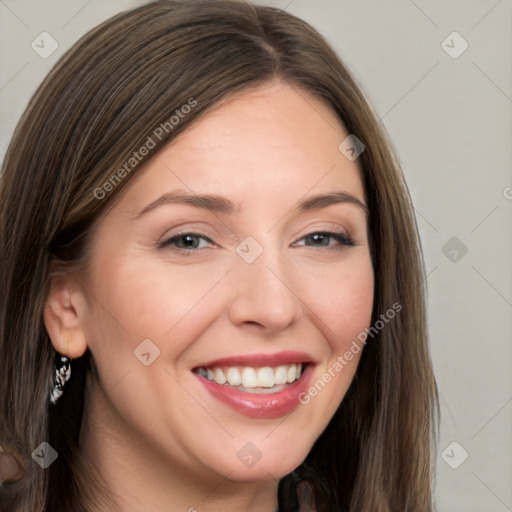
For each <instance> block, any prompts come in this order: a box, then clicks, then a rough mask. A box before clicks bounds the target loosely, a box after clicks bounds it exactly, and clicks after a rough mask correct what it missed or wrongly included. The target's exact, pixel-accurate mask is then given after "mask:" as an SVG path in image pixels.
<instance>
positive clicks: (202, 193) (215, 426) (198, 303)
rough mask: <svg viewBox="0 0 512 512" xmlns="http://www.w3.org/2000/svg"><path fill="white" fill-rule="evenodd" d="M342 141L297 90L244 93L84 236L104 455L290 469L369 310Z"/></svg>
mask: <svg viewBox="0 0 512 512" xmlns="http://www.w3.org/2000/svg"><path fill="white" fill-rule="evenodd" d="M347 136H348V133H346V132H345V130H344V128H343V127H342V126H341V124H340V123H339V121H338V120H337V118H336V117H335V115H334V114H333V113H332V112H331V111H330V110H329V109H328V108H327V107H326V106H325V105H324V104H323V103H321V102H320V101H319V100H317V99H315V98H314V97H312V96H310V95H309V94H307V93H306V92H303V91H302V90H297V89H296V88H292V87H290V86H288V85H285V84H271V85H267V86H265V87H261V88H259V89H258V90H256V91H253V92H246V93H244V94H242V95H239V96H237V97H236V98H235V99H232V100H230V101H228V102H226V103H224V104H222V105H221V106H220V107H217V108H216V109H215V110H213V111H211V113H209V114H207V115H206V116H205V117H204V118H203V119H201V120H200V121H199V122H197V124H195V125H194V126H192V127H191V128H189V129H188V130H187V131H185V132H184V133H183V134H182V135H180V136H179V137H178V138H177V139H175V140H174V141H173V142H172V143H170V144H169V145H168V146H167V147H166V148H165V149H163V150H162V151H160V152H159V153H158V154H156V155H155V157H154V158H153V159H152V160H151V161H149V162H148V164H147V165H146V167H145V168H144V169H143V170H142V171H141V173H140V175H139V176H138V177H137V179H136V180H134V181H133V182H132V183H131V184H130V186H129V188H128V189H127V191H126V193H125V194H124V195H123V196H122V198H121V200H120V201H119V202H118V203H117V204H115V206H114V207H113V208H112V209H111V210H110V211H109V212H108V213H107V214H106V216H105V217H104V219H103V220H102V222H101V223H99V225H98V229H97V231H96V232H95V234H94V238H93V242H92V246H91V247H92V249H91V257H90V260H89V261H90V264H89V266H88V268H87V269H86V270H85V271H84V272H83V274H82V275H81V283H82V285H83V290H84V295H83V298H84V304H85V305H86V306H85V307H84V310H83V314H82V319H83V332H84V335H85V339H86V341H87V345H88V347H89V348H90V350H91V352H92V355H93V358H94V362H95V364H96V367H97V370H98V375H99V380H98V382H97V383H94V384H92V387H91V400H89V401H88V402H87V403H88V406H87V407H88V414H89V417H90V418H91V420H90V421H92V422H93V423H96V424H98V425H103V426H105V427H108V431H109V432H110V433H111V436H110V443H111V444H110V445H109V446H108V447H105V450H107V452H108V451H109V450H111V451H112V453H113V452H114V451H115V450H117V451H119V450H129V451H130V456H131V457H132V459H131V460H133V461H134V465H137V467H139V468H141V467H144V465H145V464H148V466H149V463H151V465H152V467H155V466H154V464H156V461H158V464H159V465H160V466H159V467H162V468H163V467H168V468H173V469H174V470H176V471H177V470H179V471H181V472H182V474H186V473H188V472H190V474H193V475H195V478H199V475H201V474H204V475H207V474H209V475H210V476H211V475H214V474H215V475H218V474H221V475H224V476H228V478H229V479H230V480H237V481H246V482H249V481H257V480H265V479H270V478H274V479H275V478H279V477H282V476H283V475H285V474H287V473H289V472H290V471H292V470H293V469H294V468H296V467H297V466H298V465H299V464H300V463H301V462H302V461H303V460H304V458H305V457H306V455H307V454H308V452H309V450H310V449H311V447H312V445H313V443H314V442H315V440H316V439H317V438H318V437H319V436H320V434H321V433H322V431H323V430H324V429H325V428H326V426H327V424H328V423H329V421H330V419H331V417H332V416H333V414H334V412H335V411H336V409H337V407H338V406H339V404H340V402H341V400H342V399H343V396H344V395H345V393H346V391H347V389H348V387H349V385H350V383H351V381H352V378H353V376H354V373H355V371H356V367H357V364H358V361H359V357H360V352H357V351H355V350H353V349H352V350H351V346H352V347H353V345H352V342H353V341H354V340H356V339H357V336H358V334H359V333H360V332H361V331H363V330H364V328H366V327H368V326H369V323H370V319H371V312H372V303H373V286H374V277H373V269H372V264H371V259H370V253H369V246H368V233H367V226H366V214H365V209H364V189H363V185H362V182H361V178H360V176H359V172H358V169H357V166H356V162H354V161H349V159H347V158H346V157H345V156H344V154H342V153H341V152H340V150H339V149H338V146H339V145H340V143H341V142H342V141H343V140H344V139H345V138H346V137H347ZM325 233H332V234H329V235H327V234H325ZM347 351H349V352H351V354H352V358H351V359H350V360H349V358H347V357H345V356H344V354H345V353H346V352H347ZM340 358H342V359H343V361H344V363H341V362H340V361H341V359H340ZM336 363H338V364H336ZM300 365H302V368H301V366H300ZM340 367H341V368H340ZM299 375H301V376H300V378H299ZM326 375H327V377H326ZM297 378H298V380H297ZM226 379H228V382H226V383H224V382H225V381H226ZM289 381H290V382H289ZM283 382H286V383H283ZM230 383H231V384H230ZM240 383H241V384H240ZM315 383H316V385H315ZM241 385H242V387H241ZM311 389H313V391H311ZM315 390H316V392H315ZM103 395H104V396H105V399H103V400H100V398H101V397H102V396H103ZM98 431H101V429H98ZM96 435H97V434H96ZM99 438H100V437H98V438H96V441H95V442H98V441H97V439H99Z"/></svg>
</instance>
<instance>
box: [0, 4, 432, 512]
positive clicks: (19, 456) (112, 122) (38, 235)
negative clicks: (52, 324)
mask: <svg viewBox="0 0 512 512" xmlns="http://www.w3.org/2000/svg"><path fill="white" fill-rule="evenodd" d="M274 79H280V80H282V81H284V82H286V83H288V84H290V85H292V86H293V87H296V88H297V90H298V91H300V90H305V91H307V92H309V93H311V94H314V95H315V96H316V97H318V98H319V99H321V100H323V101H324V102H325V103H326V104H327V105H328V106H329V107H330V108H331V109H332V110H333V111H334V112H335V113H336V114H337V116H338V117H339V119H340V121H341V122H342V123H343V125H344V127H345V128H346V130H347V131H348V133H350V134H354V135H355V136H357V138H358V139H360V140H361V141H362V142H363V143H364V144H365V146H366V149H365V151H364V152H363V153H362V154H361V155H360V156H359V158H358V165H359V168H360V171H361V176H362V179H363V183H364V188H365V193H366V202H367V205H368V208H369V226H368V228H369V233H370V237H371V256H372V261H373V268H374V273H375V283H376V284H375V299H374V307H373V322H377V321H378V320H379V319H380V318H381V315H382V314H384V313H385V312H386V311H387V310H388V309H389V308H390V307H391V305H392V304H395V303H398V304H399V305H401V311H400V314H399V315H396V317H395V318H394V319H393V321H392V322H389V323H388V324H387V325H386V326H385V328H383V329H381V330H378V332H376V333H375V334H374V335H373V336H372V337H371V339H370V338H368V342H367V344H366V347H365V348H364V350H363V353H362V356H361V360H360V363H359V367H358V370H357V372H356V375H355V378H354V380H353V382H352V384H351V386H350V388H349V390H348V392H347V394H346V396H345V398H344V399H343V401H342V403H341V405H340V407H339V408H338V410H337V412H336V414H335V415H334V417H333V418H332V420H331V422H330V423H329V425H328V427H327V429H326V430H325V432H324V433H323V434H322V435H321V436H320V437H319V439H318V440H317V442H316V443H315V445H314V446H313V448H312V449H311V452H310V453H309V455H308V457H307V458H306V460H305V461H304V463H303V464H301V466H299V467H298V468H297V469H296V470H295V471H294V472H292V473H291V474H290V475H287V476H286V477H284V478H283V479H282V480H281V481H280V484H279V497H278V499H279V510H280V511H281V512H289V511H292V510H294V509H295V507H296V506H297V503H296V499H297V497H296V486H297V483H298V482H300V481H301V480H307V481H309V482H310V483H311V485H312V487H313V489H314V495H315V500H316V507H317V510H318V512H327V511H329V512H330V511H346V512H355V511H363V510H371V511H372V512H391V511H400V512H431V511H432V507H433V505H432V454H433V447H434V446H435V441H436V428H435V426H436V425H437V417H438V403H437V390H436V384H435V380H434V376H433V372H432V365H431V361H430V355H429V350H428V344H427V333H426V318H425V316H426V313H425V291H424V268H423V263H422V254H421V247H420V243H419V238H418V234H417V228H416V224H415V219H414V213H413V209H412V206H411V202H410V198H409V193H408V190H407V187H406V184H405V182H404V179H403V176H402V173H401V170H400V168H399V165H398V163H397V160H396V159H395V157H394V156H393V151H392V150H391V145H390V143H389V141H388V139H387V137H386V134H385V132H384V130H383V128H382V127H381V125H380V123H379V121H378V119H377V118H376V116H375V114H374V113H373V112H372V110H371V108H370V107H369V105H368V103H367V102H366V100H365V98H364V96H363V94H362V92H361V90H360V88H359V87H358V86H357V84H356V82H355V80H354V79H353V78H352V77H351V75H350V74H349V72H348V71H347V69H346V68H345V67H344V65H343V64H342V63H341V62H340V59H339V57H338V56H337V55H336V54H335V52H334V51H333V50H332V48H331V47H330V46H329V45H328V44H327V43H326V41H325V40H324V39H323V38H322V37H321V36H320V35H319V34H318V32H316V31H315V30H314V29H313V28H312V27H311V26H309V25H308V24H307V23H305V22H304V21H302V20H300V19H298V18H296V17H294V16H292V15H290V14H288V13H286V12H284V11H282V10H279V9H276V8H271V7H263V6H254V5H251V4H249V3H246V2H240V1H230V0H214V1H212V0H188V1H186V2H183V1H173V0H164V1H157V2H152V3H149V4H147V5H144V6H142V7H138V8H136V9H133V10H131V11H127V12H125V13H121V14H119V15H117V16H115V17H113V18H111V19H109V20H107V21H106V22H104V23H103V24H101V25H100V26H98V27H96V28H95V29H93V30H91V31H90V32H89V33H87V34H86V35H85V36H84V37H82V38H81V39H80V40H79V41H78V42H77V43H76V44H75V45H74V46H73V47H72V48H71V49H70V50H69V51H68V52H67V53H66V54H65V55H64V56H63V57H62V58H61V59H60V60H59V62H58V63H57V64H56V66H55V67H54V69H53V70H52V71H51V72H50V73H49V75H48V76H47V77H46V79H45V80H44V82H43V83H42V84H41V86H40V87H39V89H38V90H37V91H36V93H35V94H34V96H33V97H32V99H31V101H30V103H29V105H28V107H27V109H26V111H25V113H24V114H23V116H22V118H21V120H20V122H19V124H18V126H17V128H16V131H15V133H14V136H13V138H12V141H11V143H10V146H9V148H8V151H7V154H6V157H5V161H4V165H3V171H2V173H3V174H2V176H1V185H0V261H1V265H0V290H1V294H0V386H1V392H0V446H1V447H2V448H3V449H4V450H5V451H6V452H9V453H11V454H13V456H14V457H15V458H16V460H17V461H18V463H19V464H20V466H21V467H22V469H23V477H22V478H21V479H19V480H17V481H16V482H12V483H9V484H4V485H2V486H0V496H1V497H2V500H0V501H1V502H2V503H4V506H5V507H8V510H12V511H15V512H35V511H41V512H60V511H68V510H73V511H86V510H90V507H91V505H92V504H93V501H94V499H95V496H99V495H100V494H99V492H98V493H89V492H83V489H88V490H90V489H95V490H96V489H97V486H98V485H99V483H98V482H94V477H93V475H92V474H90V472H88V471H85V470H84V469H83V468H82V469H81V470H80V471H78V469H77V468H78V466H77V456H78V453H79V443H78V435H79V432H80V424H81V417H82V412H83V407H84V383H85V375H86V373H87V371H90V369H91V357H90V354H89V352H86V354H85V355H84V356H82V357H81V358H79V359H76V360H74V361H73V363H72V365H73V373H72V378H71V380H70V382H69V383H68V384H67V385H66V389H65V392H64V395H63V396H62V398H61V399H60V400H59V402H58V403H57V405H56V406H50V404H49V396H50V390H51V387H52V380H53V374H54V362H55V357H56V352H55V350H54V349H53V347H52V345H51V343H50V340H49V337H48V334H47V332H46V330H45V328H44V324H43V307H44V303H45V300H46V297H47V295H48V291H49V280H50V275H51V270H52V268H53V267H52V265H55V262H60V263H61V267H62V268H63V269H65V268H66V266H70V265H76V264H80V263H81V262H83V261H84V259H85V258H86V256H87V248H88V242H89V240H90V235H91V233H92V229H93V228H94V224H95V222H97V221H98V219H100V218H101V215H102V214H104V213H105V212H106V210H107V209H108V207H109V205H112V204H113V201H115V200H116V199H119V197H120V193H121V192H122V191H123V189H125V187H126V186H127V185H128V183H129V182H130V180H131V179H133V177H134V176H135V175H136V174H137V172H138V171H139V169H140V167H141V166H142V163H146V162H147V161H148V159H149V158H150V157H151V156H152V155H154V154H155V153H156V152H157V151H158V150H159V149H160V148H161V147H163V146H164V145H165V144H167V143H168V142H169V141H170V140H172V139H173V138H174V137H175V136H176V135H178V134H179V133H181V132H182V131H183V130H186V129H187V127H189V126H190V125H191V123H194V122H196V121H197V120H198V119H199V118H200V117H201V116H202V115H204V114H205V113H206V112H207V111H209V110H210V109H212V108H213V107H214V106H216V105H218V104H219V102H221V101H223V100H225V99H226V98H227V97H228V96H230V95H233V94H235V93H237V92H241V91H244V90H247V89H248V88H252V87H258V86H260V85H263V84H265V83H268V82H270V81H272V80H274ZM191 98H193V101H195V102H196V103H195V104H194V106H193V108H190V109H189V111H188V113H187V115H186V116H181V117H180V119H179V122H177V123H173V122H170V118H171V116H173V114H174V113H175V111H176V110H177V109H178V110H179V109H180V108H181V107H182V106H183V105H187V104H189V105H190V103H189V102H190V100H191ZM176 115H178V113H176ZM165 123H167V124H165ZM159 126H160V127H162V126H165V127H167V129H163V128H162V129H161V132H162V133H161V137H160V138H158V137H156V136H155V137H153V138H152V139H154V142H155V144H154V147H152V148H151V149H150V154H149V155H148V156H147V157H146V158H145V160H144V162H142V163H140V164H134V165H132V167H133V169H132V167H130V168H129V169H128V168H127V167H126V162H127V161H128V160H129V158H130V157H131V155H132V154H133V151H134V150H136V149H137V148H140V147H141V146H143V145H144V144H146V145H147V141H148V136H150V135H151V134H153V133H154V131H155V129H156V128H157V127H159ZM159 133H160V132H159ZM340 142H341V141H340ZM132 164H133V162H132ZM123 166H125V167H124V169H125V172H120V171H119V170H120V169H122V168H123ZM120 174H121V175H122V176H120ZM121 178H122V179H121ZM114 180H115V187H114V186H112V187H110V186H108V185H107V183H109V182H110V183H113V182H114ZM98 191H99V192H98ZM43 441H48V442H49V444H50V445H51V446H53V447H54V448H55V449H56V451H57V452H58V454H59V457H58V459H57V460H56V461H55V462H54V463H53V464H52V465H51V466H50V468H48V469H47V470H42V469H41V468H40V467H39V466H38V465H37V464H35V463H34V461H33V460H32V458H31V453H32V452H33V450H34V449H35V448H36V447H37V446H39V445H40V443H41V442H43Z"/></svg>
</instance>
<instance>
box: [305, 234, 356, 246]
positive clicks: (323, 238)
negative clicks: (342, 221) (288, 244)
mask: <svg viewBox="0 0 512 512" xmlns="http://www.w3.org/2000/svg"><path fill="white" fill-rule="evenodd" d="M301 240H304V241H305V243H304V244H300V243H297V244H296V245H304V246H308V247H327V248H328V250H331V249H332V250H341V249H343V247H354V246H355V245H356V244H355V243H354V240H352V238H351V237H350V236H348V235H345V234H344V233H334V232H332V231H317V232H315V233H310V234H309V235H306V236H305V237H303V238H301ZM333 240H334V241H335V244H334V246H331V242H332V241H333Z"/></svg>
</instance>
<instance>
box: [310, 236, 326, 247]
mask: <svg viewBox="0 0 512 512" xmlns="http://www.w3.org/2000/svg"><path fill="white" fill-rule="evenodd" d="M310 236H311V238H312V239H313V241H315V242H321V243H320V244H316V245H322V246H324V245H329V243H328V242H329V237H328V236H327V235H322V234H314V235H310ZM326 242H327V243H326Z"/></svg>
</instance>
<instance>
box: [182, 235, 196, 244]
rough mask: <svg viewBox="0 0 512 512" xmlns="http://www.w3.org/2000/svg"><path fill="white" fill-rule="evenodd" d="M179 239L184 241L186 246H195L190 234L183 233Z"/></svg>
mask: <svg viewBox="0 0 512 512" xmlns="http://www.w3.org/2000/svg"><path fill="white" fill-rule="evenodd" d="M181 240H182V241H184V244H183V245H185V246H186V247H192V246H195V243H194V241H195V240H194V237H192V236H190V235H183V236H182V237H181Z"/></svg>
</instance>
